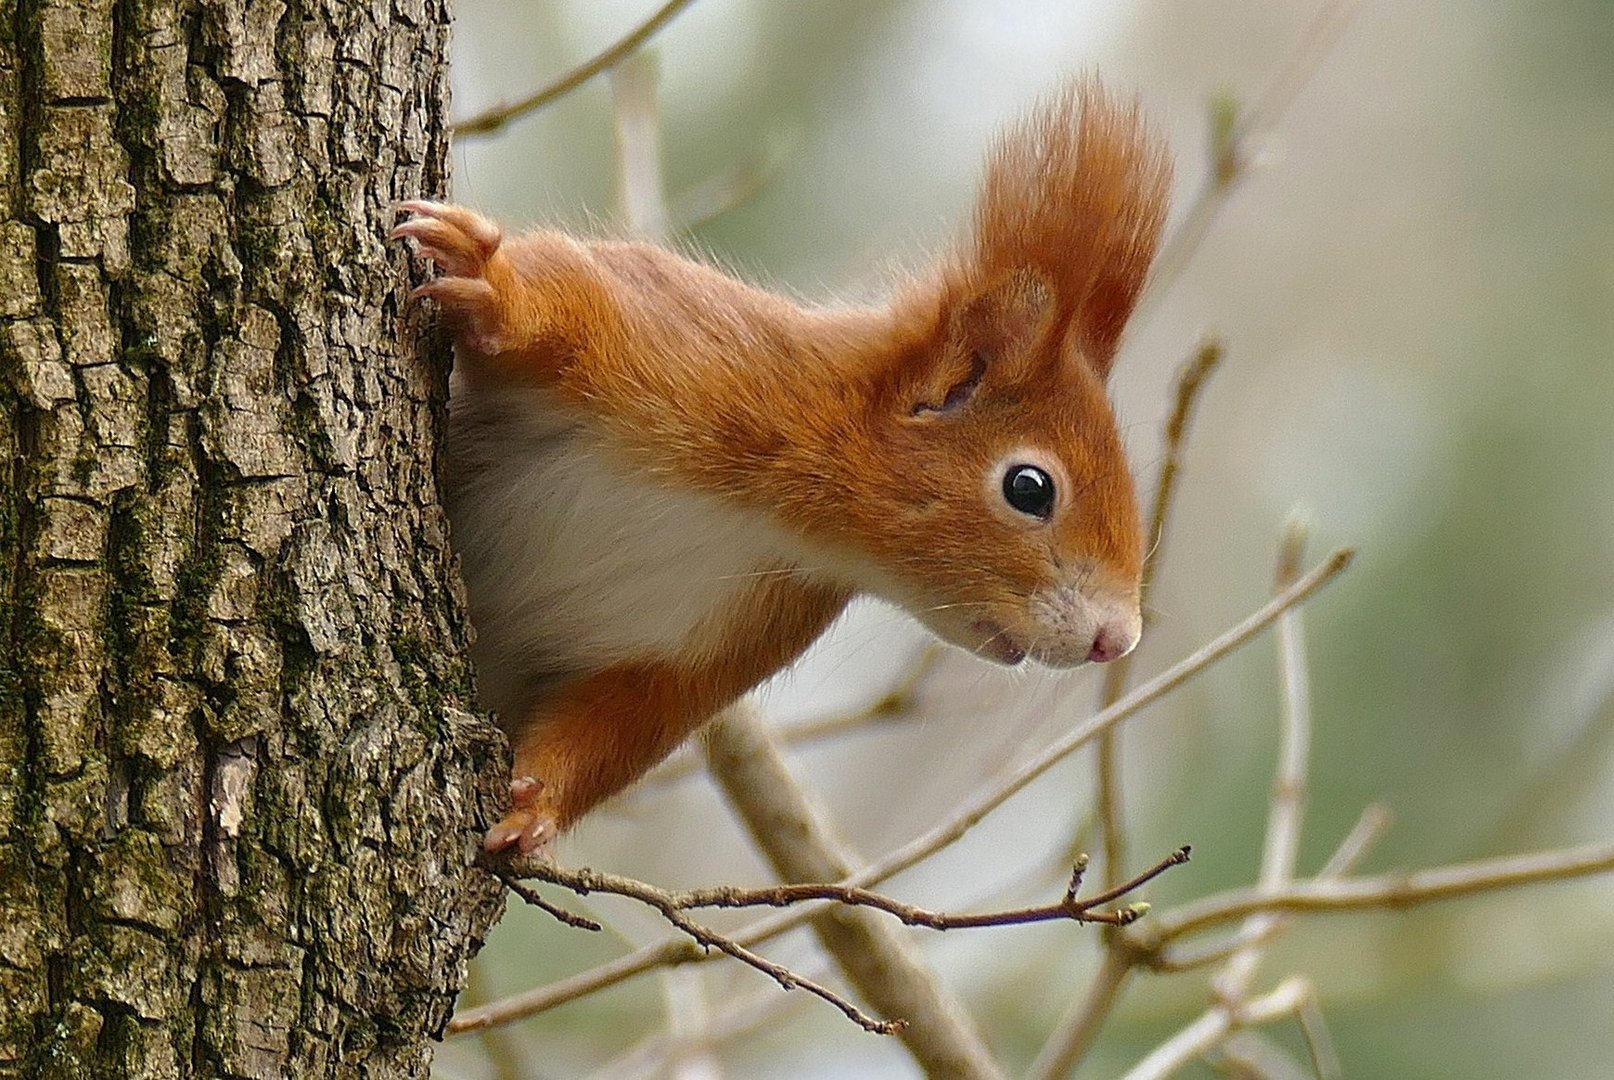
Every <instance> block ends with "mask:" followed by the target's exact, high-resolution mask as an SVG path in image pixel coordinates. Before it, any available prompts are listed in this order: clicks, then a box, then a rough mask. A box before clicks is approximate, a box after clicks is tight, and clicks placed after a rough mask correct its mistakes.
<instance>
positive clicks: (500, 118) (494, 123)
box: [452, 0, 692, 135]
mask: <svg viewBox="0 0 1614 1080" xmlns="http://www.w3.org/2000/svg"><path fill="white" fill-rule="evenodd" d="M691 2H692V0H667V3H665V4H663V5H661V7H659V8H657V9H656V11H655V12H654V13H653V14H652V15H651V16H650V17H649V18H648V19H646V20H645V21H644V22H642V23H640V24H639V25H638V26H636V27H634V29H633V30H631V31H630V32H629V33H628V34H626V35H625V36H623V37H621V38H619V39H618V40H617V41H616V42H614V43H613V44H612V45H611V46H610V47H608V48H607V49H606V50H605V51H604V52H601V53H599V54H597V55H596V56H593V57H591V58H590V59H588V60H585V61H584V62H583V63H581V64H579V65H578V66H577V67H575V68H573V69H572V70H570V71H568V72H567V73H566V74H564V75H562V76H561V77H560V78H558V79H556V80H555V81H554V82H552V83H550V84H549V85H548V86H545V87H543V88H542V89H541V90H535V91H533V92H532V93H530V94H528V95H527V96H526V97H524V98H522V99H521V100H519V101H516V102H514V103H512V104H509V105H503V104H501V105H495V106H494V107H493V108H491V109H486V110H484V111H482V112H479V113H477V114H476V115H475V116H468V117H466V118H465V119H463V120H458V121H455V122H454V124H453V125H452V130H453V132H454V134H455V135H484V134H486V133H488V132H490V131H496V130H498V129H499V128H501V127H503V126H504V125H505V124H507V123H509V122H510V121H511V120H514V119H515V118H516V117H518V116H524V115H526V114H527V113H529V112H532V111H534V110H535V109H541V108H543V107H544V106H545V105H548V104H549V103H550V102H552V101H554V100H556V99H557V98H561V97H564V96H565V95H567V94H569V93H571V92H572V91H573V90H575V89H577V88H578V87H579V86H582V85H583V84H584V83H586V82H588V81H589V80H590V79H592V78H594V76H596V75H598V74H600V73H601V72H604V71H608V70H609V69H611V68H613V67H615V66H616V65H617V64H619V63H621V62H622V60H623V59H625V58H626V57H628V56H631V55H632V54H633V53H634V52H635V51H637V50H638V48H639V47H640V46H641V45H643V44H644V43H645V42H647V41H649V40H650V39H651V38H652V37H654V36H655V35H656V34H657V33H659V32H660V30H661V28H662V27H664V26H666V25H667V24H668V23H670V22H672V20H673V17H674V16H676V15H677V14H678V13H679V12H681V11H683V10H684V9H685V8H686V7H688V6H689V5H690V3H691Z"/></svg>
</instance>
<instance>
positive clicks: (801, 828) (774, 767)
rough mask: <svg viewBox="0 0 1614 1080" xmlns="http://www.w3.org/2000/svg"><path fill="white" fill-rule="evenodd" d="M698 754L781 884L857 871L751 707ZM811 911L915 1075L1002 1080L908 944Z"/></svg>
mask: <svg viewBox="0 0 1614 1080" xmlns="http://www.w3.org/2000/svg"><path fill="white" fill-rule="evenodd" d="M704 749H705V750H706V759H707V767H708V768H709V769H710V770H711V773H712V776H713V778H714V779H715V780H717V782H718V785H719V786H720V787H721V788H722V790H723V794H724V796H725V797H726V798H727V800H728V802H729V805H730V807H731V808H732V809H733V810H734V812H735V815H736V817H738V819H739V820H740V822H741V823H742V824H743V825H744V826H745V829H746V831H747V832H748V833H749V834H750V837H751V839H752V841H753V842H754V843H755V844H756V845H757V847H758V848H759V849H760V850H761V851H762V854H763V855H764V856H766V858H767V860H768V863H769V864H770V865H771V866H772V867H773V870H774V872H775V873H776V874H778V875H779V878H780V879H781V880H782V881H785V882H791V883H801V882H813V881H828V880H833V879H836V878H845V877H846V876H847V875H849V874H850V873H851V872H852V870H853V868H854V867H855V866H857V865H859V864H860V863H861V862H862V857H861V856H860V855H859V854H858V853H857V852H855V851H853V850H852V849H851V848H850V847H849V846H848V845H847V844H846V843H845V841H843V840H841V839H840V838H839V837H838V836H836V835H835V832H834V830H833V827H832V826H831V824H830V823H829V821H828V819H827V817H826V816H825V814H824V813H823V812H822V811H820V810H819V808H818V807H817V806H816V805H815V803H814V800H813V799H812V798H811V797H810V796H809V795H808V792H807V789H806V788H805V787H804V786H803V785H802V783H801V782H800V781H799V780H798V779H797V777H796V776H795V774H794V773H793V772H792V771H791V769H790V767H789V765H788V764H787V763H786V762H785V759H784V755H783V753H782V752H781V751H780V749H779V746H778V743H777V742H776V741H775V740H774V738H773V733H772V731H771V730H769V728H768V726H767V724H766V723H764V722H763V720H762V718H761V716H760V715H759V714H758V712H757V710H756V707H755V706H754V704H752V703H751V702H748V701H742V702H741V703H739V704H738V705H736V706H732V707H730V708H729V709H727V710H725V712H724V714H723V715H722V716H720V717H719V718H718V720H717V722H716V723H715V724H714V725H713V726H712V729H711V732H710V734H709V735H708V736H707V738H706V741H705V744H704ZM856 887H860V888H862V887H866V886H861V885H859V886H856ZM813 907H814V908H815V909H816V912H817V917H816V918H814V919H813V920H812V929H813V933H814V935H815V936H816V937H817V938H818V941H819V944H820V945H822V946H823V948H824V951H825V952H826V953H828V954H829V956H830V958H831V959H833V960H834V961H835V964H836V966H837V967H839V968H840V970H841V972H842V973H843V974H844V975H845V976H846V979H847V981H848V982H850V983H851V984H852V986H853V987H855V988H856V989H857V991H858V993H859V995H861V996H862V998H863V999H864V1000H865V1001H867V1002H868V1003H869V1004H870V1005H871V1006H873V1007H874V1008H876V1009H878V1010H879V1011H880V1012H881V1013H883V1014H884V1015H886V1016H892V1017H898V1016H900V1017H902V1018H903V1019H904V1020H906V1021H908V1025H907V1027H906V1028H905V1029H904V1030H903V1031H902V1032H901V1033H900V1034H899V1038H901V1040H902V1044H903V1046H904V1048H905V1049H906V1050H907V1051H908V1053H909V1054H911V1055H912V1056H913V1058H914V1061H915V1063H916V1064H917V1065H918V1066H919V1068H920V1070H921V1071H923V1072H924V1073H926V1074H927V1075H933V1076H935V1075H941V1076H952V1077H957V1078H959V1080H1002V1078H1003V1076H1004V1073H1003V1069H1002V1068H1001V1066H999V1064H998V1063H997V1061H996V1060H995V1058H994V1057H993V1055H992V1052H991V1049H990V1048H989V1047H988V1046H987V1044H986V1041H985V1040H984V1039H983V1038H982V1037H981V1035H980V1032H979V1031H978V1030H977V1029H976V1026H975V1024H974V1022H973V1020H972V1019H971V1017H970V1015H969V1012H968V1010H967V1009H966V1008H965V1007H964V1004H963V1002H962V1001H960V1000H958V998H957V997H956V996H955V995H954V994H953V993H952V991H951V989H950V988H949V987H948V986H947V984H946V983H945V982H944V981H943V980H942V979H941V977H940V976H939V975H938V974H937V973H936V971H935V970H934V969H933V968H932V967H931V966H930V964H929V962H928V960H927V958H926V957H925V956H924V955H923V954H922V953H921V952H920V950H919V949H918V948H917V947H915V944H914V942H913V939H912V937H911V935H909V934H907V933H905V932H904V931H903V930H902V928H901V927H899V926H896V925H894V924H892V923H891V922H890V921H889V920H887V919H885V918H882V917H881V916H880V915H879V914H878V913H876V912H872V911H857V910H853V909H849V908H847V907H844V906H841V905H836V904H830V905H828V906H823V905H821V904H814V905H813Z"/></svg>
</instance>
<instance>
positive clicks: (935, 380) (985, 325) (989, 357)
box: [913, 270, 1053, 416]
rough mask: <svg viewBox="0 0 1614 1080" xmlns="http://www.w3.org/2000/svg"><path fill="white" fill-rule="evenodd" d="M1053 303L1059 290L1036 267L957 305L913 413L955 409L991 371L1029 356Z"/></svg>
mask: <svg viewBox="0 0 1614 1080" xmlns="http://www.w3.org/2000/svg"><path fill="white" fill-rule="evenodd" d="M1052 307H1053V291H1052V290H1051V289H1050V288H1049V287H1048V283H1047V282H1046V281H1044V280H1043V278H1042V276H1041V275H1040V274H1038V273H1036V272H1035V271H1032V270H1015V271H1011V272H1010V273H1008V274H1005V275H1003V276H1002V277H1000V278H998V279H997V280H996V281H994V282H993V283H992V284H990V285H988V286H987V287H985V288H984V289H981V290H980V291H978V292H976V293H974V294H973V295H967V296H966V297H965V298H964V299H963V301H962V302H961V303H959V304H958V305H957V306H956V307H955V308H954V309H953V315H952V318H951V326H950V328H949V332H948V335H947V344H946V346H945V347H944V350H943V353H942V356H941V358H940V361H939V363H937V365H936V367H935V370H934V371H932V372H931V374H930V377H928V378H927V379H926V380H925V381H924V383H923V385H922V386H921V387H920V390H919V394H918V398H917V401H916V402H915V404H914V406H913V414H914V415H915V416H918V415H920V414H923V413H949V412H952V411H953V410H955V409H958V408H960V407H961V406H963V405H964V404H965V403H967V402H968V401H969V400H970V398H971V397H973V396H974V394H975V390H976V388H977V387H978V386H980V384H981V380H982V379H983V378H984V377H985V376H986V374H987V373H988V372H989V371H997V370H1001V369H1002V368H1003V366H1004V365H1006V364H1013V363H1015V362H1017V361H1019V360H1020V359H1021V358H1022V357H1024V355H1025V353H1026V351H1027V350H1028V349H1029V348H1030V347H1031V345H1032V343H1033V342H1034V341H1035V340H1036V338H1037V334H1038V333H1039V332H1040V330H1041V328H1042V325H1043V323H1044V321H1045V316H1046V315H1047V314H1048V312H1049V311H1050V310H1051V309H1052Z"/></svg>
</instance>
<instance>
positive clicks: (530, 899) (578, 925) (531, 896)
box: [483, 859, 605, 932]
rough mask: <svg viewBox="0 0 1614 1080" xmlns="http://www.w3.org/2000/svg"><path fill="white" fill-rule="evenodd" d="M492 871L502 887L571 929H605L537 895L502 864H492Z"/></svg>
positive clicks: (484, 863)
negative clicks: (501, 883)
mask: <svg viewBox="0 0 1614 1080" xmlns="http://www.w3.org/2000/svg"><path fill="white" fill-rule="evenodd" d="M483 865H484V866H486V865H488V860H486V859H484V860H483ZM492 873H493V874H494V876H496V877H497V878H498V879H499V880H500V881H502V882H504V887H505V888H507V889H509V890H510V891H511V892H513V893H515V894H516V895H517V896H519V897H521V899H522V900H523V901H524V902H525V903H528V904H531V905H532V906H533V907H535V908H537V909H538V910H539V911H542V912H544V913H545V914H547V915H550V916H552V917H553V918H555V919H557V920H558V921H560V922H563V923H565V924H566V925H567V926H570V927H572V928H573V929H576V930H593V931H595V932H598V931H600V930H603V929H605V928H604V927H603V926H601V925H600V924H599V923H597V922H595V921H594V920H593V919H590V918H585V917H584V916H582V915H578V914H576V913H575V912H571V911H567V910H566V909H565V908H563V907H559V906H557V905H555V904H551V903H550V902H549V901H548V900H545V899H544V898H543V897H542V896H541V895H539V893H538V890H537V889H534V888H531V887H530V886H528V885H525V884H523V883H522V882H521V880H520V878H519V877H518V875H516V874H514V873H512V872H510V871H509V870H507V869H505V868H504V867H502V866H493V867H492Z"/></svg>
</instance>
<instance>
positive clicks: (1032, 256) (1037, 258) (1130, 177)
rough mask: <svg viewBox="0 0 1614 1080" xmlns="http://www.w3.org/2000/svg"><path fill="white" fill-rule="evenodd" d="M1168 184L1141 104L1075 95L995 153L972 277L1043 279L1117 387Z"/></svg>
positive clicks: (1062, 98) (1079, 342)
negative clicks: (1021, 273) (1122, 349)
mask: <svg viewBox="0 0 1614 1080" xmlns="http://www.w3.org/2000/svg"><path fill="white" fill-rule="evenodd" d="M1170 176H1171V166H1170V164H1169V162H1168V161H1167V159H1166V156H1165V153H1164V152H1163V150H1162V149H1161V146H1160V144H1159V142H1158V141H1157V140H1156V139H1155V137H1154V136H1153V135H1152V134H1151V133H1150V131H1149V129H1148V127H1147V125H1146V124H1145V123H1144V121H1143V118H1142V116H1141V114H1140V110H1139V108H1138V106H1137V103H1136V102H1135V101H1134V102H1126V103H1123V102H1119V101H1117V100H1116V99H1114V98H1112V97H1111V96H1110V95H1109V94H1108V93H1107V92H1106V91H1105V90H1104V88H1103V87H1102V86H1101V85H1100V84H1099V83H1098V82H1097V81H1096V80H1094V79H1078V80H1076V81H1073V82H1071V83H1067V84H1066V85H1065V86H1064V87H1063V88H1062V89H1061V90H1060V91H1059V92H1057V93H1055V94H1054V95H1053V96H1052V97H1050V98H1048V99H1047V100H1045V101H1044V102H1043V103H1042V104H1041V105H1040V106H1039V107H1038V108H1037V109H1036V110H1035V111H1033V112H1032V114H1031V115H1030V116H1029V117H1027V119H1026V120H1025V121H1024V122H1023V123H1022V124H1021V125H1020V126H1018V127H1016V128H1013V129H1011V130H1010V131H1009V132H1008V133H1006V134H1005V135H1004V136H1003V137H1002V138H1001V139H1000V140H999V142H998V144H997V146H996V147H995V149H994V150H993V152H992V155H991V157H990V158H989V159H988V162H987V173H986V181H985V184H984V185H983V187H982V190H981V200H980V203H979V205H978V206H977V207H976V212H975V235H974V237H973V243H972V244H971V245H970V246H969V248H967V249H966V254H965V260H964V265H965V266H966V267H968V268H969V270H970V271H971V272H972V273H973V274H978V275H982V276H985V277H988V278H990V277H991V276H992V275H993V274H995V273H1002V272H1004V271H1006V270H1012V269H1015V268H1020V267H1030V268H1032V269H1033V270H1035V271H1036V272H1037V273H1038V274H1040V275H1041V276H1042V278H1043V279H1044V280H1045V281H1046V282H1047V284H1048V286H1049V287H1050V288H1051V289H1052V291H1053V294H1054V297H1055V299H1056V302H1057V305H1058V307H1059V310H1060V316H1061V318H1062V319H1067V320H1069V322H1070V324H1071V331H1072V334H1073V341H1074V344H1075V345H1076V346H1077V347H1078V348H1079V349H1080V350H1081V352H1082V354H1083V355H1084V356H1085V357H1086V358H1087V359H1088V361H1089V362H1091V363H1092V364H1093V366H1094V368H1095V369H1096V370H1097V372H1098V374H1099V375H1100V376H1108V375H1109V370H1110V366H1111V365H1112V364H1113V363H1114V360H1115V351H1116V348H1117V346H1118V345H1119V344H1120V338H1121V331H1122V329H1123V328H1124V327H1125V326H1126V321H1127V317H1128V316H1130V315H1131V314H1132V308H1133V307H1134V306H1135V305H1136V303H1137V300H1138V296H1139V294H1140V293H1141V292H1142V290H1143V284H1144V281H1145V280H1146V278H1147V277H1148V273H1149V264H1150V263H1151V262H1152V261H1153V259H1154V253H1155V248H1156V246H1157V244H1158V243H1159V238H1160V229H1161V225H1162V223H1163V222H1164V220H1165V216H1166V203H1167V189H1168V185H1169V182H1170Z"/></svg>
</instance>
